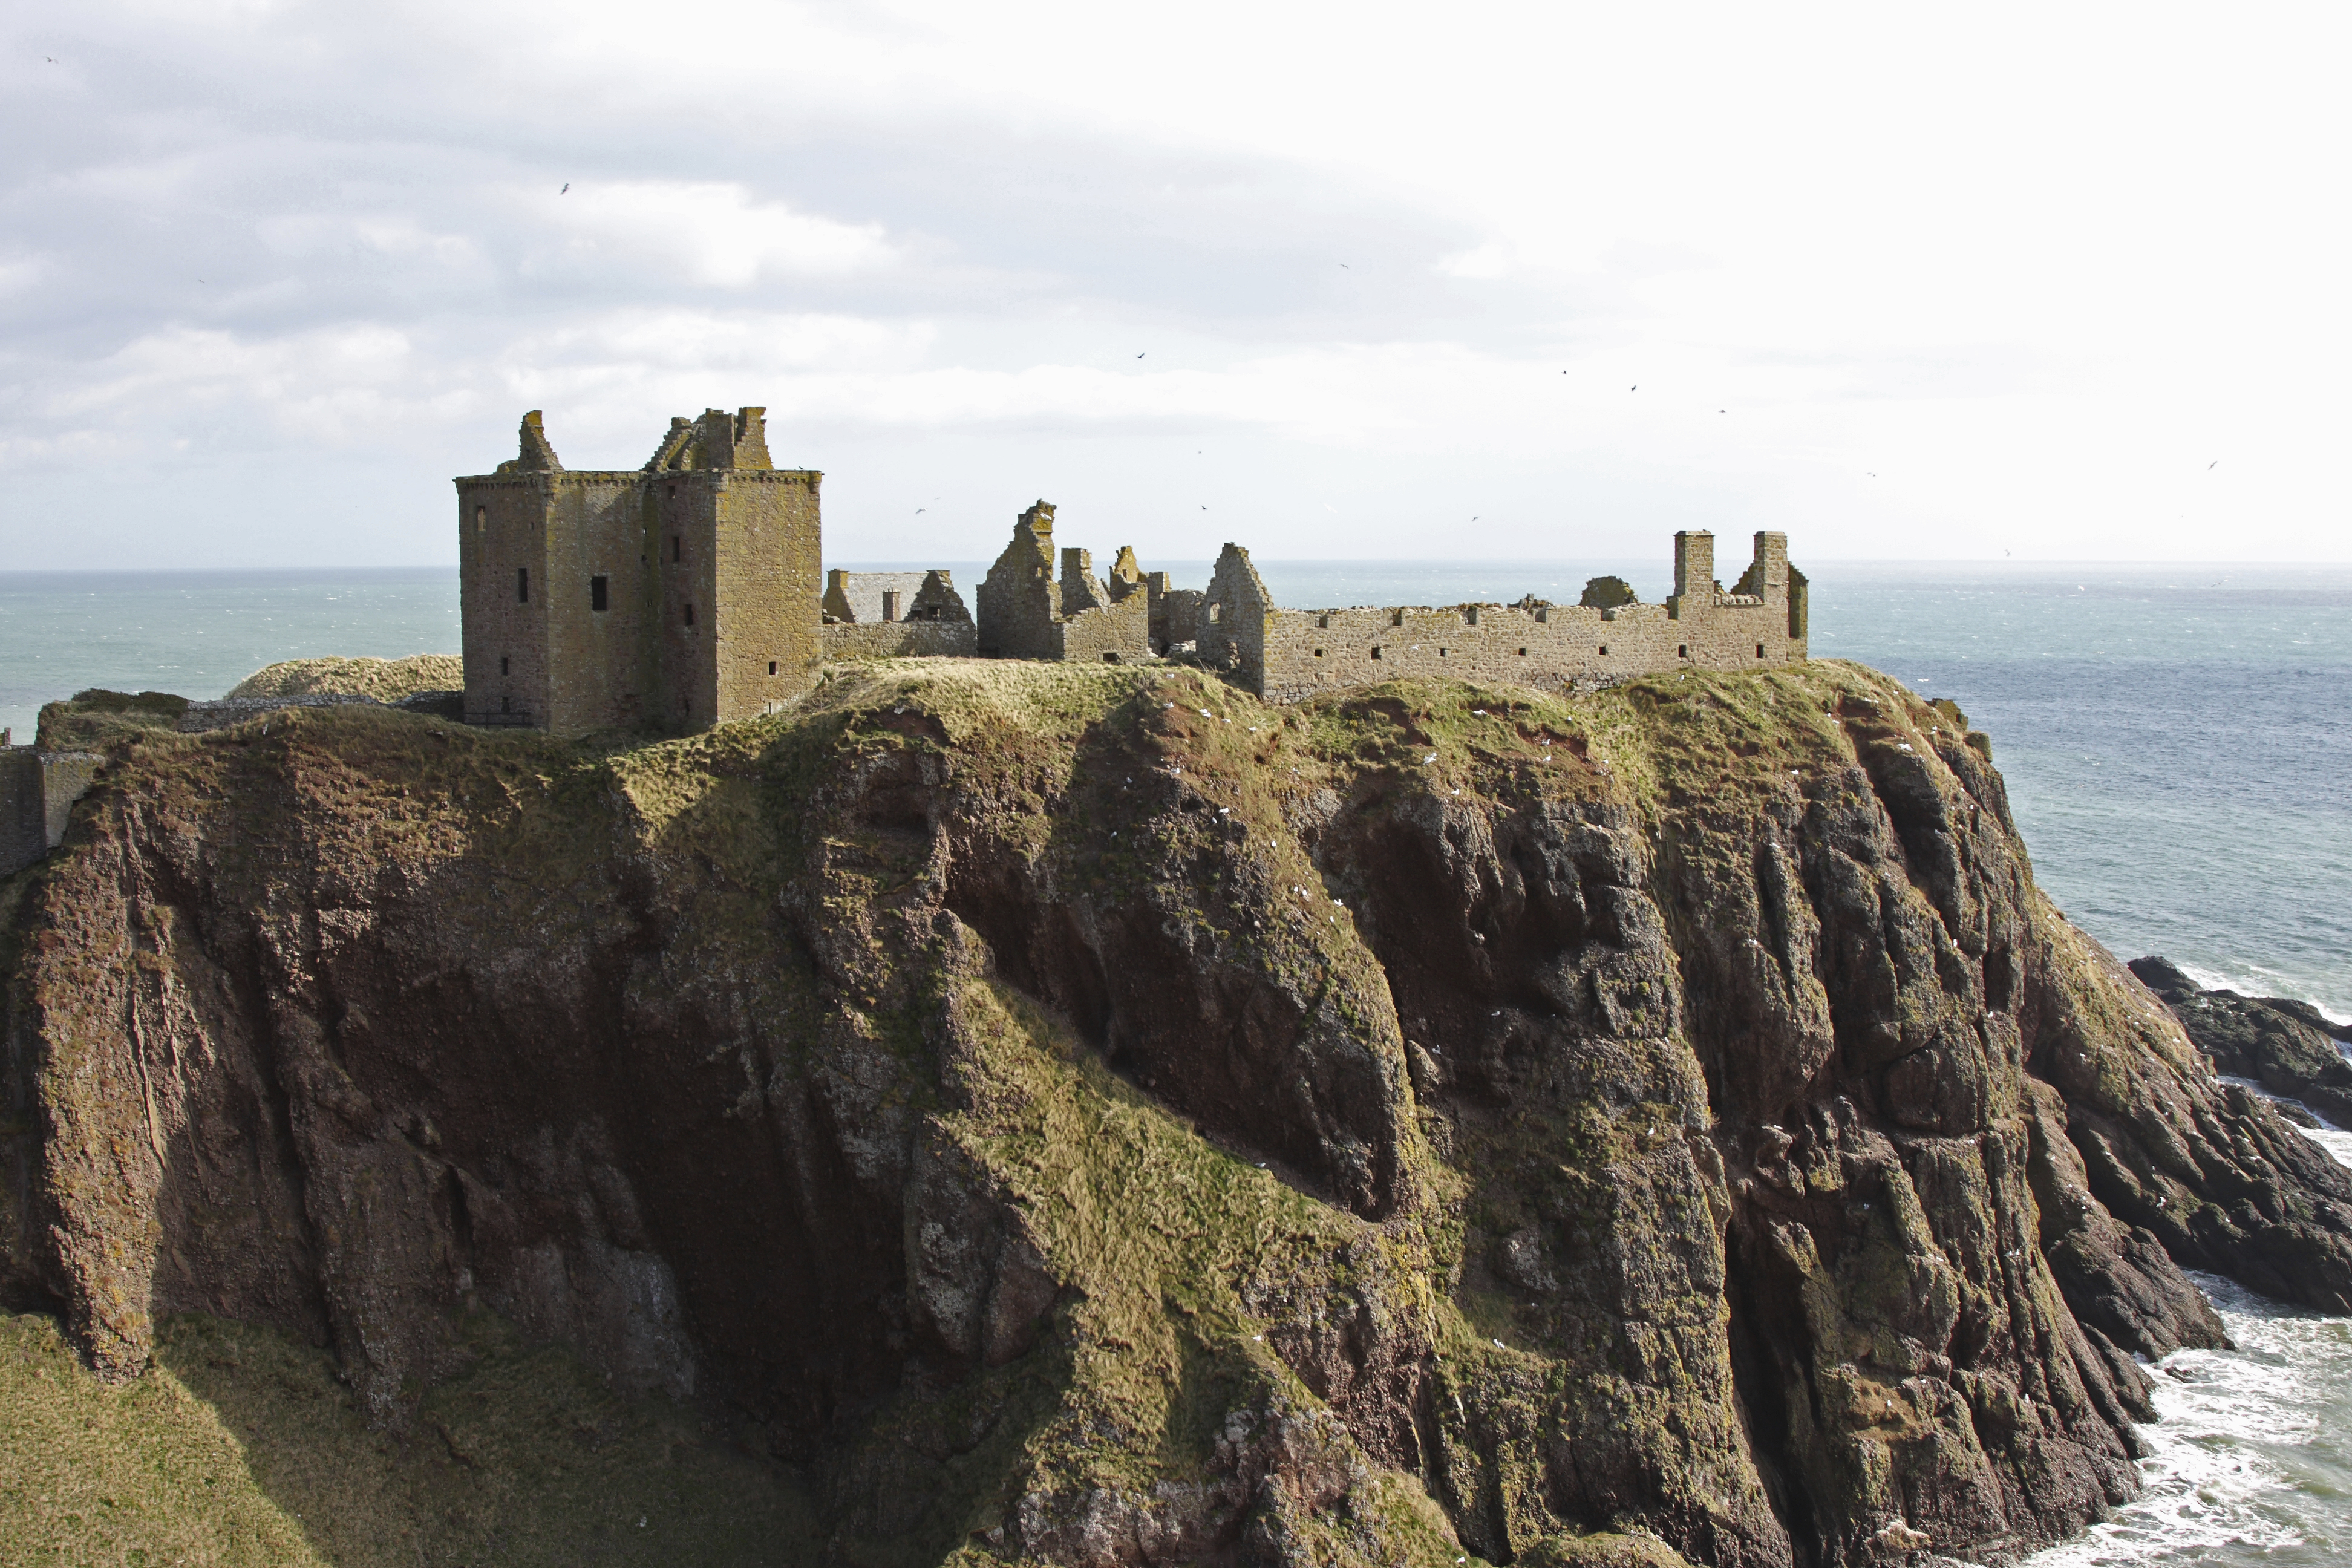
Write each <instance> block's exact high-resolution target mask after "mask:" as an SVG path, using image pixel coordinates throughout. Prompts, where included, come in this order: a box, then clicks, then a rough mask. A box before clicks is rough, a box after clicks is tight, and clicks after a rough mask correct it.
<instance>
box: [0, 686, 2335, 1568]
mask: <svg viewBox="0 0 2352 1568" xmlns="http://www.w3.org/2000/svg"><path fill="white" fill-rule="evenodd" d="M107 732H108V733H109V734H110V735H112V736H113V737H114V738H113V739H112V740H111V741H110V745H111V746H112V748H113V750H112V752H111V754H110V763H109V765H108V767H107V769H106V772H105V774H104V777H103V779H102V781H101V783H100V787H99V788H98V789H97V790H96V792H95V793H94V794H93V795H91V797H90V798H89V801H88V802H86V803H85V805H83V806H82V807H81V808H80V810H79V816H78V819H77V824H76V826H75V828H74V830H73V832H72V834H71V835H70V837H69V838H68V844H67V846H66V847H65V848H64V849H63V850H62V851H60V852H59V854H58V856H56V857H54V858H52V859H51V860H50V861H48V862H47V863H45V864H44V865H43V866H41V867H39V868H36V869H35V870H34V871H31V872H28V873H26V875H25V876H23V877H21V878H19V879H16V881H14V882H12V883H11V884H9V885H8V890H7V895H6V897H7V903H6V905H5V909H6V910H7V919H8V925H7V928H6V929H7V931H8V932H9V937H10V941H11V942H12V943H13V952H14V955H15V956H14V959H13V969H12V970H11V979H10V984H9V989H8V993H7V1005H8V1010H9V1011H8V1018H7V1030H6V1039H7V1047H8V1053H9V1055H8V1071H9V1077H8V1080H7V1081H8V1084H9V1086H10V1092H11V1094H12V1095H13V1096H14V1097H15V1098H13V1099H12V1100H11V1101H10V1103H11V1104H12V1105H16V1106H18V1107H21V1108H22V1110H21V1111H20V1112H19V1113H17V1114H16V1116H15V1119H14V1120H12V1121H9V1122H7V1123H6V1124H5V1126H0V1141H5V1147H0V1173H7V1181H8V1184H7V1186H6V1187H5V1190H0V1198H5V1205H6V1206H5V1209H0V1247H5V1253H0V1279H5V1282H6V1289H7V1290H8V1291H9V1293H10V1295H11V1296H12V1298H13V1299H14V1300H16V1302H17V1303H18V1304H35V1305H42V1306H46V1307H47V1308H49V1309H51V1310H56V1311H58V1312H59V1313H60V1314H61V1315H62V1316H63V1317H64V1318H65V1319H66V1321H68V1324H69V1326H70V1328H71V1330H72V1332H73V1333H74V1335H75V1336H76V1338H77V1340H78V1342H79V1344H80V1346H81V1347H82V1350H83V1352H84V1353H85V1354H86V1355H87V1356H88V1357H89V1359H90V1361H91V1362H92V1363H94V1364H95V1365H97V1366H99V1367H100V1368H102V1369H107V1370H110V1372H112V1373H115V1374H117V1375H130V1374H132V1373H136V1372H137V1371H138V1369H139V1368H140V1367H142V1365H143V1364H144V1363H145V1361H146V1358H147V1356H148V1355H149V1353H150V1352H151V1350H152V1345H153V1343H154V1334H155V1324H156V1321H157V1320H158V1319H159V1318H160V1317H163V1316H166V1315H170V1314H174V1313H182V1312H191V1311H199V1312H204V1313H206V1314H210V1315H212V1316H215V1317H220V1318H229V1319H236V1320H242V1321H249V1322H257V1323H264V1324H268V1325H272V1326H275V1327H277V1328H279V1329H281V1330H283V1331H289V1332H292V1333H296V1334H299V1335H302V1336H305V1337H307V1338H310V1339H311V1340H312V1341H313V1342H319V1343H323V1344H329V1345H331V1346H332V1348H333V1350H334V1352H335V1354H336V1356H337V1357H338V1359H339V1361H340V1363H341V1366H342V1368H343V1370H344V1373H345V1375H346V1376H347V1377H348V1378H349V1379H350V1380H351V1382H352V1385H353V1386H354V1388H355V1389H356V1390H358V1391H359V1392H360V1393H361V1394H362V1396H363V1399H364V1401H365V1402H366V1404H367V1405H368V1406H369V1408H371V1409H372V1410H373V1412H374V1413H375V1415H376V1418H377V1419H378V1420H380V1421H382V1422H383V1423H384V1424H386V1425H388V1426H395V1427H397V1426H401V1425H402V1424H403V1423H404V1422H405V1421H407V1420H408V1419H409V1418H410V1415H411V1413H412V1412H413V1410H414V1408H415V1400H416V1398H417V1395H418V1392H419V1391H420V1390H422V1389H424V1388H426V1387H429V1386H431V1385H432V1384H434V1383H435V1382H436V1380H437V1379H441V1378H444V1377H446V1376H448V1375H450V1373H452V1372H453V1371H454V1370H455V1369H457V1368H458V1367H460V1366H462V1365H463V1364H464V1362H465V1358H466V1356H467V1338H466V1336H465V1335H464V1334H463V1333H462V1332H460V1331H459V1327H460V1325H461V1324H462V1322H463V1321H465V1320H466V1318H467V1314H469V1313H472V1312H477V1311H479V1310H491V1311H494V1312H496V1313H498V1314H499V1315H501V1316H503V1317H505V1318H507V1319H509V1320H510V1321H513V1322H515V1323H516V1324H518V1325H520V1327H521V1328H522V1329H523V1330H524V1331H526V1332H527V1333H529V1334H531V1335H533V1336H537V1337H538V1338H541V1339H542V1340H549V1341H555V1342H562V1343H564V1344H566V1345H569V1346H571V1347H572V1348H574V1349H575V1350H576V1351H577V1352H579V1353H580V1354H582V1355H583V1356H584V1357H585V1358H587V1359H588V1360H589V1361H590V1362H591V1363H593V1364H594V1365H596V1366H597V1367H599V1368H601V1369H602V1370H603V1371H604V1373H605V1374H606V1375H607V1376H609V1377H610V1378H611V1379H613V1380H614V1383H615V1384H617V1385H619V1386H622V1387H624V1388H629V1389H644V1390H656V1391H662V1392H666V1393H667V1394H670V1395H672V1396H673V1397H678V1398H685V1399H691V1400H696V1401H700V1402H703V1403H705V1404H709V1405H716V1406H722V1407H724V1408H726V1409H727V1410H728V1411H730V1413H731V1414H732V1415H733V1417H734V1418H735V1419H737V1420H739V1421H740V1422H741V1423H744V1424H747V1427H748V1429H750V1430H751V1431H754V1432H756V1433H757V1434H758V1437H759V1441H760V1443H761V1446H762V1447H764V1448H765V1449H767V1450H768V1451H770V1452H772V1453H775V1454H777V1455H779V1456H781V1457H782V1458H788V1459H791V1460H793V1461H794V1462H796V1463H798V1464H800V1465H801V1466H803V1467H804V1472H805V1474H807V1475H808V1476H809V1477H810V1485H811V1488H812V1490H813V1495H814V1497H815V1499H816V1502H815V1504H814V1517H815V1518H816V1519H817V1521H819V1522H818V1526H817V1528H818V1529H819V1531H820V1536H821V1539H818V1540H814V1541H813V1542H811V1543H809V1545H808V1550H809V1551H810V1552H812V1553H814V1554H816V1555H830V1556H835V1557H839V1556H843V1555H845V1554H847V1555H855V1556H856V1557H857V1558H858V1559H860V1560H865V1559H866V1558H873V1559H876V1560H882V1559H887V1560H890V1561H906V1562H944V1561H946V1560H948V1559H949V1558H950V1557H951V1556H952V1557H955V1558H956V1560H957V1561H959V1562H961V1563H980V1562H983V1561H994V1560H1015V1559H1031V1560H1041V1561H1051V1562H1058V1563H1085V1564H1110V1563H1119V1564H1133V1563H1177V1562H1188V1563H1189V1562H1202V1561H1209V1562H1253V1563H1255V1562H1269V1563H1270V1562H1284V1563H1292V1562H1295V1563H1306V1562H1308V1561H1313V1562H1317V1563H1335V1562H1336V1563H1374V1562H1380V1563H1391V1562H1400V1561H1402V1562H1412V1563H1434V1564H1445V1563H1456V1562H1458V1561H1461V1560H1464V1559H1466V1558H1468V1557H1469V1556H1471V1555H1472V1554H1474V1553H1475V1555H1476V1556H1478V1557H1480V1558H1483V1559H1486V1560H1488V1561H1497V1562H1500V1561H1519V1560H1524V1561H1527V1562H1529V1563H1626V1564H1636V1563H1639V1564H1657V1565H1666V1568H1670V1565H1672V1564H1674V1563H1678V1562H1679V1563H1693V1564H1714V1565H1720V1568H1735V1565H1736V1568H1748V1565H1759V1568H1764V1565H1769V1568H1780V1565H1783V1564H1786V1565H1790V1568H1793V1565H1795V1564H1799V1563H1803V1564H1809V1565H1810V1564H1849V1563H1851V1564H1862V1563H1876V1562H1885V1561H1890V1560H1894V1559H1895V1558H1898V1557H1900V1556H1901V1555H1902V1554H1904V1553H1906V1552H1921V1553H1924V1552H1927V1551H1929V1550H1931V1549H1932V1551H1934V1552H1949V1553H1954V1554H1958V1555H1959V1556H1963V1557H1966V1558H1969V1559H1971V1560H1977V1561H1985V1562H1991V1561H1999V1560H2002V1559H2006V1558H2009V1557H2012V1556H2014V1555H2016V1554H2018V1553H2021V1552H2025V1551H2028V1550H2031V1549H2032V1548H2033V1547H2035V1546H2037V1545H2039V1544H2042V1543H2044V1542H2049V1541H2051V1540H2053V1539H2056V1538H2058V1537H2060V1536H2063V1534H2065V1533H2067V1532H2068V1531H2073V1530H2074V1529H2077V1528H2079V1527H2080V1526H2081V1525H2082V1524H2084V1522H2086V1521H2089V1520H2091V1519H2093V1518H2095V1517H2096V1516H2097V1515H2098V1514H2099V1513H2100V1512H2101V1511H2102V1510H2105V1509H2106V1508H2107V1507H2109V1506H2111V1505H2113V1504H2114V1503H2116V1502H2118V1501H2120V1500H2123V1499H2124V1498H2126V1497H2127V1496H2128V1495H2130V1493H2131V1491H2132V1489H2133V1488H2134V1486H2135V1484H2136V1483H2135V1477H2134V1471H2133V1468H2132V1464H2131V1461H2132V1460H2133V1458H2135V1457H2136V1456H2137V1453H2138V1452H2139V1447H2138V1438H2137V1436H2136V1434H2135V1431H2134V1426H2133V1424H2134V1422H2135V1421H2137V1420H2145V1419H2147V1418H2150V1417H2151V1415H2152V1414H2153V1412H2152V1409H2151V1406H2150V1405H2149V1403H2148V1398H2147V1390H2148V1384H2147V1374H2146V1373H2144V1372H2143V1371H2142V1370H2141V1369H2140V1367H2139V1366H2138V1365H2137V1363H2136V1362H2135V1360H2134V1357H2135V1356H2151V1357H2152V1356H2158V1355H2161V1354H2164V1353H2166V1352H2169V1351H2171V1350H2173V1349H2176V1348H2179V1347H2180V1346H2184V1345H2211V1344H2217V1343H2220V1342H2221V1324H2220V1322H2219V1321H2218V1320H2217V1319H2216V1318H2215V1317H2214V1315H2213V1313H2212V1311H2211V1310H2210V1307H2209V1306H2208V1305H2207V1304H2206V1302H2205V1301H2204V1299H2203V1298H2202V1296H2201V1295H2200V1293H2199V1292H2198V1291H2197V1289H2196V1288H2195V1287H2194V1285H2193V1284H2192V1283H2191V1282H2190V1281H2189V1279H2187V1278H2186V1276H2185V1275H2184V1274H2183V1273H2182V1265H2183V1264H2187V1265H2189V1266H2191V1267H2195V1268H2210V1269H2213V1270H2216V1271H2218V1272H2221V1273H2224V1274H2228V1275H2231V1276H2232V1277H2234V1278H2236V1279H2240V1280H2242V1281H2243V1282H2245V1283H2247V1284H2248V1285H2250V1286H2252V1287H2253V1288H2254V1289H2262V1290H2265V1291H2268V1292H2270V1293H2272V1294H2275V1295H2279V1296H2281V1297H2284V1298H2286V1299H2290V1300H2299V1301H2304V1302H2306V1303H2309V1304H2312V1305H2315V1306H2321V1307H2326V1308H2329V1309H2330V1310H2352V1185H2347V1182H2346V1179H2345V1176H2344V1173H2342V1172H2341V1171H2340V1170H2339V1169H2338V1168H2337V1167H2336V1166H2334V1165H2333V1164H2332V1163H2329V1162H2328V1161H2327V1160H2326V1158H2325V1157H2324V1156H2322V1155H2321V1154H2320V1153H2318V1152H2317V1151H2316V1150H2315V1148H2314V1147H2313V1146H2312V1145H2311V1144H2310V1142H2308V1141H2307V1140H2305V1138H2303V1137H2302V1135H2301V1134H2300V1133H2298V1132H2297V1131H2294V1128H2293V1127H2291V1126H2289V1125H2288V1124H2287V1123H2286V1122H2285V1121H2284V1120H2283V1119H2282V1118H2281V1117H2280V1116H2279V1115H2278V1114H2277V1113H2276V1112H2275V1111H2274V1110H2273V1109H2272V1107H2271V1106H2270V1105H2269V1103H2268V1102H2266V1101H2265V1100H2262V1099H2261V1098H2260V1097H2258V1096H2253V1095H2251V1094H2248V1093H2246V1092H2245V1091H2243V1090H2242V1089H2231V1088H2229V1087H2227V1086H2221V1085H2217V1084H2216V1083H2215V1082H2214V1081H2213V1079H2212V1077H2211V1072H2210V1065H2209V1063H2208V1062H2207V1060H2206V1059H2205V1058H2204V1057H2202V1056H2201V1055H2200V1052H2199V1050H2198V1049H2197V1047H2195V1046H2193V1045H2192V1044H2191V1043H2190V1040H2189V1037H2188V1036H2187V1035H2185V1034H2184V1033H2183V1032H2182V1028H2181V1026H2180V1024H2179V1021H2178V1020H2176V1019H2175V1017H2174V1016H2173V1015H2172V1014H2171V1013H2170V1012H2168V1010H2167V1009H2166V1008H2165V1007H2164V1006H2163V1005H2159V1004H2158V1002H2157V1000H2156V998H2155V997H2154V996H2152V995H2151V994H2149V993H2148V992H2147V990H2146V989H2145V988H2144V987H2143V986H2142V985H2141V984H2139V983H2138V982H2137V981H2135V980H2134V979H2133V978H2132V976H2131V975H2130V973H2127V972H2126V970H2125V969H2124V967H2123V966H2122V965H2121V964H2120V963H2117V962H2116V960H2115V959H2114V958H2113V957H2112V956H2111V955H2109V954H2107V953H2106V952H2105V951H2104V950H2103V949H2101V948H2099V947H2098V946H2097V944H2096V943H2095V942H2091V941H2090V940H2089V939H2088V938H2086V937H2084V935H2083V934H2082V933H2081V932H2079V931H2074V929H2073V928H2072V927H2071V926H2069V925H2068V924H2067V923H2066V922H2065V921H2064V920H2063V918H2062V917H2061V916H2060V915H2059V914H2058V913H2057V912H2056V911H2055V910H2053V909H2052V908H2051V906H2050V905H2049V904H2048V902H2047V901H2046V900H2043V899H2042V896H2041V895H2040V894H2039V893H2038V891H2036V889H2034V887H2033V884H2032V874H2031V869H2030V867H2029V863H2028V861H2027V858H2026V855H2025V851H2024V847H2023V846H2022V844H2021V842H2020V841H2019V839H2018V836H2017V833H2016V829H2015V826H2014V824H2013V823H2012V822H2011V817H2010V814H2009V808H2008V804H2007V799H2006V795H2005V794H2004V792H2003V789H2002V785H2001V781H2000V775H1999V774H1998V773H1996V772H1995V771H1994V770H1993V769H1992V767H1991V765H1990V762H1989V761H1988V758H1989V756H1990V745H1989V743H1987V742H1985V741H1984V739H1983V737H1982V736H1980V735H1977V734H1974V733H1972V732H1969V731H1967V730H1966V728H1965V725H1964V723H1963V722H1961V721H1959V720H1958V710H1955V709H1951V708H1950V707H1949V706H1948V705H1944V706H1941V707H1930V706H1927V705H1925V704H1922V703H1920V702H1918V701H1917V700H1916V699H1914V698H1913V697H1912V696H1911V695H1910V694H1908V693H1907V692H1906V691H1904V690H1903V689H1902V688H1900V687H1899V686H1898V685H1896V684H1895V683H1894V682H1892V681H1890V680H1887V679H1884V678H1882V677H1878V676H1876V675H1874V674H1872V673H1871V672H1869V671H1866V670H1863V669H1859V668H1854V667H1852V666H1845V665H1839V664H1834V663H1827V662H1816V663H1815V664H1813V665H1811V666H1809V667H1806V668H1803V669H1800V670H1784V671H1775V672H1772V673H1770V674H1766V675H1759V676H1756V677H1740V678H1730V677H1717V676H1696V675H1695V676H1692V677H1688V678H1661V679H1644V680H1639V681H1634V682H1631V683H1628V684H1627V685H1625V686H1623V687H1621V688H1619V689H1614V690H1612V691H1608V692H1603V693H1600V694H1597V695H1593V696H1590V697H1584V698H1576V699H1569V700H1551V699H1543V698H1538V697H1537V696H1535V695H1534V694H1532V693H1528V692H1523V691H1516V690H1508V689H1474V688H1469V687H1465V686H1459V685H1445V684H1434V683H1399V684H1397V685H1394V686H1390V687H1384V688H1379V689H1373V690H1370V691H1364V692H1351V693H1349V694H1347V695H1345V696H1344V697H1341V698H1339V699H1335V700H1330V701H1328V702H1323V703H1319V704H1313V705H1304V706H1301V707H1297V708H1290V709H1283V708H1273V707H1267V706H1265V705H1263V704H1260V703H1258V702H1257V701H1255V700H1254V699H1252V698H1250V697H1248V696H1247V695H1245V694H1243V693H1240V692H1236V691H1234V690H1232V689H1227V688H1225V687H1224V686H1223V685H1222V684H1221V683H1219V682H1217V681H1215V680H1214V679H1210V678H1207V677H1204V676H1202V675H1201V674H1199V673H1197V672H1192V671H1171V670H1166V669H1118V668H1103V669H1087V668H1079V667H1067V666H1043V665H1019V664H1003V663H993V662H982V661H922V662H919V663H912V664H908V665H906V666H898V667H893V666H878V667H874V668H866V669H863V670H859V671H856V672H853V673H846V674H843V675H840V676H838V677H836V678H835V679H832V680H830V681H828V682H827V683H826V684H825V685H824V686H823V687H822V688H821V689H819V690H818V691H817V692H816V693H815V694H814V695H813V696H812V697H811V698H810V699H808V700H806V701H805V702H804V703H803V704H802V705H801V706H800V707H799V708H798V709H797V710H795V711H793V712H792V713H789V714H784V715H779V716H777V717H774V718H772V719H769V720H764V721H758V722H755V723H750V724H742V725H734V726H729V727H726V728H723V729H721V730H719V731H712V732H711V733H709V734H707V735H703V736H698V737H695V738H693V739H690V740H685V741H677V742H659V743H651V744H646V745H641V746H638V747H635V748H633V749H623V750H612V749H597V748H588V747H583V748H573V747H569V746H566V745H563V744H560V743H557V742H551V741H548V740H546V739H544V738H541V737H538V736H534V735H529V734H518V733H514V732H510V731H509V732H497V733H490V734H484V733H480V732H475V731H465V730H462V729H458V728H456V727H453V726H449V725H447V724H445V723H441V722H437V721H434V720H432V719H431V718H429V717H425V716H418V715H414V714H408V713H404V712H401V711H398V710H393V709H389V708H361V707H328V708H317V709H307V710H295V711H286V710H279V711H278V712H277V713H276V714H274V715H273V716H272V718H271V719H270V720H269V721H268V725H267V729H266V732H265V728H264V725H263V723H262V722H261V721H253V722H248V723H245V724H242V725H238V726H235V727H232V728H228V729H225V730H221V731H215V732H212V733H208V734H204V735H179V734H173V733H170V732H168V731H161V730H156V729H152V728H143V729H133V728H122V729H119V730H116V731H107ZM853 1548H854V1551H853V1550H852V1549H853Z"/></svg>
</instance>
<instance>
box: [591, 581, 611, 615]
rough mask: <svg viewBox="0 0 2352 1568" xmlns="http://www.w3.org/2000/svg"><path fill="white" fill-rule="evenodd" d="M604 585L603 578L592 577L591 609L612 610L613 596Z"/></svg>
mask: <svg viewBox="0 0 2352 1568" xmlns="http://www.w3.org/2000/svg"><path fill="white" fill-rule="evenodd" d="M604 584H605V580H604V578H603V577H591V578H589V579H588V607H589V608H590V609H592V610H607V609H610V608H612V595H610V594H609V593H607V592H606V590H605V585H604Z"/></svg>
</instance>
